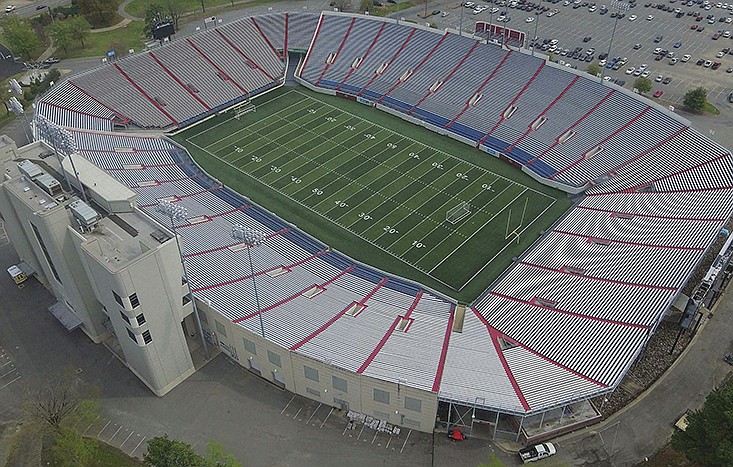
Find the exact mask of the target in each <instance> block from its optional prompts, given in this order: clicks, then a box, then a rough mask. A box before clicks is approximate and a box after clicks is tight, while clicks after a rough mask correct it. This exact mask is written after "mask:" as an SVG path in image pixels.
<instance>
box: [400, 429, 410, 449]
mask: <svg viewBox="0 0 733 467" xmlns="http://www.w3.org/2000/svg"><path fill="white" fill-rule="evenodd" d="M411 434H412V430H410V431H408V432H407V437H406V438H405V442H404V443H402V449H400V453H402V451H404V450H405V445H406V444H407V440H408V439H410V435H411Z"/></svg>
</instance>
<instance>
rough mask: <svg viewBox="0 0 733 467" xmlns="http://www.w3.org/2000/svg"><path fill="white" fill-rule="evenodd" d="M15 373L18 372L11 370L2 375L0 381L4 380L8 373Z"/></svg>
mask: <svg viewBox="0 0 733 467" xmlns="http://www.w3.org/2000/svg"><path fill="white" fill-rule="evenodd" d="M16 371H18V370H16V369H15V368H13V369H12V370H10V371H8V372H7V373H5V374H4V375H2V376H0V379H2V378H5V377H6V376H8V375H9V374H10V373H15V372H16Z"/></svg>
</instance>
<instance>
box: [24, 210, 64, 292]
mask: <svg viewBox="0 0 733 467" xmlns="http://www.w3.org/2000/svg"><path fill="white" fill-rule="evenodd" d="M30 224H31V227H32V228H33V234H34V235H35V236H36V240H38V244H39V245H41V251H42V252H43V256H44V257H45V258H46V261H47V262H48V266H49V267H50V268H51V274H53V277H54V278H55V279H56V282H58V283H59V284H63V282H61V278H60V277H59V272H58V271H57V270H56V266H55V265H54V264H53V261H51V257H50V256H49V255H48V249H47V248H46V244H45V243H43V239H42V238H41V233H40V232H39V231H38V228H37V227H36V226H35V225H33V223H32V222H31V223H30Z"/></svg>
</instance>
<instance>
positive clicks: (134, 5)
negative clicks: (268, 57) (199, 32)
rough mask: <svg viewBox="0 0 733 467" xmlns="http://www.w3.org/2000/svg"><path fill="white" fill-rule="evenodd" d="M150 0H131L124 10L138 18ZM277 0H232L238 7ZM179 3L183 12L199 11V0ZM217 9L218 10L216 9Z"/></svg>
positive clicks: (227, 1)
mask: <svg viewBox="0 0 733 467" xmlns="http://www.w3.org/2000/svg"><path fill="white" fill-rule="evenodd" d="M150 1H151V0H132V1H131V2H130V3H129V4H128V5H127V8H125V11H126V12H127V13H129V14H131V15H133V16H137V17H138V18H144V17H145V7H146V6H147V5H148V4H149V3H150ZM276 1H277V0H265V1H262V0H260V1H257V0H255V1H252V2H248V1H245V2H242V1H241V0H234V3H235V5H236V6H237V7H238V8H241V7H244V6H255V5H264V4H267V3H276ZM178 3H179V4H180V5H181V8H182V10H183V11H184V12H186V13H189V12H195V13H201V0H179V2H178ZM204 5H206V8H207V9H208V8H211V7H214V6H221V5H229V6H231V5H232V0H204ZM217 11H218V10H217Z"/></svg>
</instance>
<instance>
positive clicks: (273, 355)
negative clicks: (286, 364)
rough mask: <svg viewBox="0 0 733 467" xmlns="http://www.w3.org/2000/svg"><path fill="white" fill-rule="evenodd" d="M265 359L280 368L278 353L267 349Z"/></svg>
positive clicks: (281, 365)
mask: <svg viewBox="0 0 733 467" xmlns="http://www.w3.org/2000/svg"><path fill="white" fill-rule="evenodd" d="M267 359H268V360H269V361H270V363H272V364H273V365H275V366H276V367H279V368H282V367H283V364H282V362H281V361H280V355H278V354H276V353H275V352H271V351H269V350H268V351H267Z"/></svg>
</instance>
